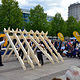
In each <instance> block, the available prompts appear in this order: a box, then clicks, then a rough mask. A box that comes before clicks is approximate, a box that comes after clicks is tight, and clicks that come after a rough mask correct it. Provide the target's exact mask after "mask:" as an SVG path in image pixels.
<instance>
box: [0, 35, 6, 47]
mask: <svg viewBox="0 0 80 80" xmlns="http://www.w3.org/2000/svg"><path fill="white" fill-rule="evenodd" d="M0 37H3V38H4V37H6V35H5V34H0ZM4 46H7V39H6V40H5V43H4Z"/></svg>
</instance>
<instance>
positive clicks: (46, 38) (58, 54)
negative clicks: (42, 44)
mask: <svg viewBox="0 0 80 80" xmlns="http://www.w3.org/2000/svg"><path fill="white" fill-rule="evenodd" d="M44 39H45V40H47V41H48V43H49V45H50V46H51V47H52V49H53V50H54V51H55V53H56V54H57V56H58V57H59V58H60V60H61V61H62V62H64V60H63V58H62V56H61V55H60V53H58V52H57V50H56V48H55V47H54V45H52V43H51V42H50V41H49V39H48V37H47V36H44Z"/></svg>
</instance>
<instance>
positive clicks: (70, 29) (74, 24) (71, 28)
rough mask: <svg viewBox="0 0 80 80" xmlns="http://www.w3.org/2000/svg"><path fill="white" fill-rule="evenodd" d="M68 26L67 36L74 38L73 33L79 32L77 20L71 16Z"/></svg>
mask: <svg viewBox="0 0 80 80" xmlns="http://www.w3.org/2000/svg"><path fill="white" fill-rule="evenodd" d="M66 24H67V35H68V36H73V31H75V30H76V31H78V29H79V27H78V23H77V21H76V19H75V18H74V17H73V16H70V17H69V18H68V20H67V21H66Z"/></svg>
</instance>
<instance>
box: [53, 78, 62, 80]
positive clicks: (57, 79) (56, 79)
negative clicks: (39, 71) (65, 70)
mask: <svg viewBox="0 0 80 80" xmlns="http://www.w3.org/2000/svg"><path fill="white" fill-rule="evenodd" d="M52 80H62V79H60V78H53V79H52Z"/></svg>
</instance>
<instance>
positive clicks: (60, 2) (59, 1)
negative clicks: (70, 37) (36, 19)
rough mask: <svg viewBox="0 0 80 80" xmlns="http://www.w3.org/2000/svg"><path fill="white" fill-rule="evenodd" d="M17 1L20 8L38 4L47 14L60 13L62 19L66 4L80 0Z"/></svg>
mask: <svg viewBox="0 0 80 80" xmlns="http://www.w3.org/2000/svg"><path fill="white" fill-rule="evenodd" d="M16 1H18V2H19V6H20V8H23V9H29V10H30V8H34V7H35V6H36V5H38V4H40V5H41V6H42V7H43V8H44V12H45V13H47V15H50V16H54V15H55V14H56V13H57V12H59V13H61V15H62V17H63V19H64V20H67V17H68V6H70V4H73V3H76V2H79V3H80V0H16ZM0 3H1V0H0Z"/></svg>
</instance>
